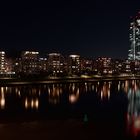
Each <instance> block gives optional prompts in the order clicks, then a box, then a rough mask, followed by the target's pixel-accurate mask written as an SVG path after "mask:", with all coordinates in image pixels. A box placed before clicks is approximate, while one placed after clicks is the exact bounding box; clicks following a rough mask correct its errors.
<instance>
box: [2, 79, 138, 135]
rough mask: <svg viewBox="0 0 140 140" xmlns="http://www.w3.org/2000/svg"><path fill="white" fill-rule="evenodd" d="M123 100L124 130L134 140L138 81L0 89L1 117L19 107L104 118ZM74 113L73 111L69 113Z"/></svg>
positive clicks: (22, 86) (136, 128) (136, 133)
mask: <svg viewBox="0 0 140 140" xmlns="http://www.w3.org/2000/svg"><path fill="white" fill-rule="evenodd" d="M123 96H126V97H127V99H128V110H127V111H126V112H123V113H124V114H125V113H127V129H128V132H129V133H130V132H131V133H132V134H133V135H134V136H136V135H138V134H139V133H140V81H139V80H126V81H100V82H99V81H98V82H96V81H95V82H81V83H63V84H62V83H55V84H40V85H20V86H6V87H0V109H1V110H0V113H1V112H3V111H6V112H8V110H9V112H11V110H14V108H17V107H19V109H20V110H23V111H25V110H26V111H27V110H28V111H32V112H34V111H35V112H36V111H38V112H39V111H40V110H41V111H42V110H43V111H44V110H45V111H46V110H49V111H50V112H51V111H53V113H54V112H55V111H56V110H57V111H56V114H55V115H56V116H57V115H58V114H59V113H58V110H61V111H60V112H63V113H69V112H70V113H77V112H78V113H79V112H80V113H81V112H82V113H83V112H84V113H85V112H86V113H87V114H92V113H93V114H94V115H95V114H96V113H97V114H102V115H106V114H105V113H108V112H105V111H106V110H111V109H110V108H112V110H114V108H117V107H120V108H119V109H120V110H121V102H123ZM106 101H107V102H106ZM102 102H103V103H102ZM113 105H114V106H113ZM52 107H53V108H52ZM74 107H75V108H74ZM105 107H107V108H109V109H106V108H105ZM9 108H10V109H9ZM73 110H74V111H75V110H76V111H75V112H71V111H73ZM16 111H17V110H16ZM45 111H44V112H45ZM102 111H104V114H103V113H102ZM50 112H49V113H50ZM89 112H90V113H89ZM47 113H48V112H47ZM117 113H118V112H117ZM47 115H48V114H47ZM53 115H54V114H53ZM98 117H100V116H98Z"/></svg>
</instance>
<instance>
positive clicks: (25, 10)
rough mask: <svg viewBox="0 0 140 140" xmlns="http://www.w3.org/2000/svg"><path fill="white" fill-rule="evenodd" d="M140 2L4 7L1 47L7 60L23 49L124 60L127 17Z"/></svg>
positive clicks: (0, 23)
mask: <svg viewBox="0 0 140 140" xmlns="http://www.w3.org/2000/svg"><path fill="white" fill-rule="evenodd" d="M138 11H140V0H92V2H91V1H87V0H86V1H85V2H84V1H81V2H76V1H67V2H66V1H51V2H48V3H42V4H41V3H33V4H32V3H26V4H25V3H9V4H8V5H7V4H6V3H5V4H3V5H1V8H0V49H1V50H4V51H6V53H7V55H8V56H17V54H18V53H19V52H20V51H22V50H35V51H40V52H41V54H42V56H43V55H44V56H45V55H47V54H48V53H50V52H59V53H62V54H63V55H69V54H71V53H77V54H80V55H81V56H84V57H92V58H96V57H98V56H107V57H112V58H127V53H128V48H129V32H128V30H129V23H130V16H134V15H136V13H137V12H138Z"/></svg>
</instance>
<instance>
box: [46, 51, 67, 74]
mask: <svg viewBox="0 0 140 140" xmlns="http://www.w3.org/2000/svg"><path fill="white" fill-rule="evenodd" d="M48 73H49V75H50V76H60V75H63V73H64V58H63V56H62V55H61V54H60V53H50V54H49V56H48Z"/></svg>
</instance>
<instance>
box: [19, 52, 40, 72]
mask: <svg viewBox="0 0 140 140" xmlns="http://www.w3.org/2000/svg"><path fill="white" fill-rule="evenodd" d="M21 66H22V70H21V71H22V73H26V74H36V73H38V71H39V52H36V51H24V52H22V53H21Z"/></svg>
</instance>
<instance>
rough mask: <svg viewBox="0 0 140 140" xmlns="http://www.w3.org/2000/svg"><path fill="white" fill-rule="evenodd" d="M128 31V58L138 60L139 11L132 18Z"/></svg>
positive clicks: (139, 53)
mask: <svg viewBox="0 0 140 140" xmlns="http://www.w3.org/2000/svg"><path fill="white" fill-rule="evenodd" d="M129 32H130V34H129V40H130V49H129V52H128V60H140V12H139V13H138V14H137V15H136V16H135V17H133V18H132V21H131V23H130V29H129Z"/></svg>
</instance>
